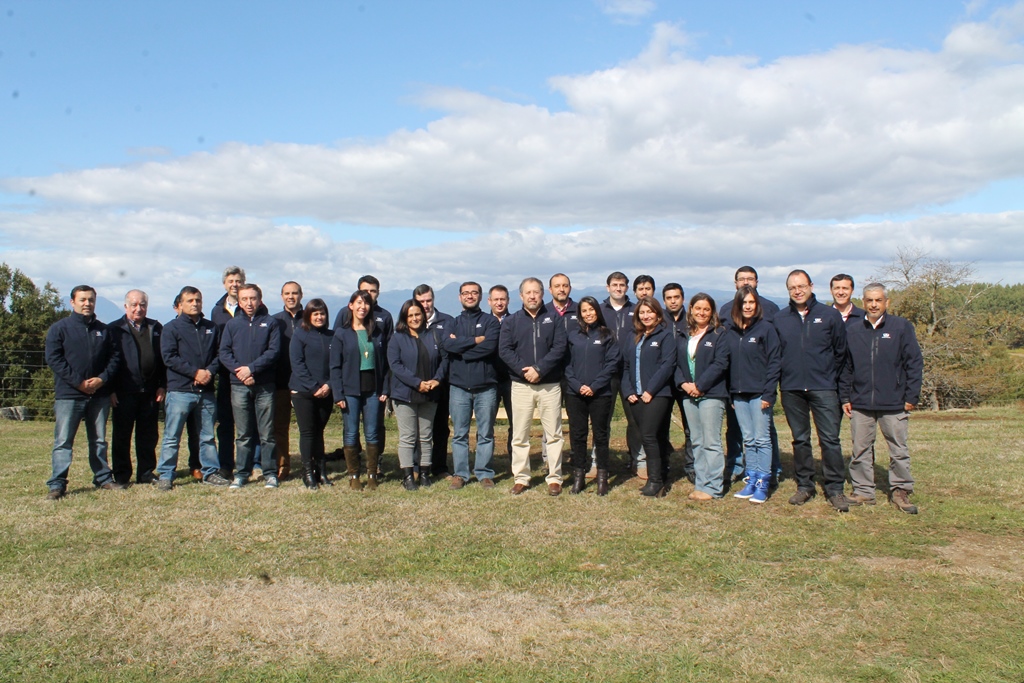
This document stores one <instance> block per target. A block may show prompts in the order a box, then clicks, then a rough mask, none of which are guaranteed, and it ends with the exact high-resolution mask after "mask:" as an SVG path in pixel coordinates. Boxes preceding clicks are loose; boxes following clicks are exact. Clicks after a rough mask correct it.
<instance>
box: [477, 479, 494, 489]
mask: <svg viewBox="0 0 1024 683" xmlns="http://www.w3.org/2000/svg"><path fill="white" fill-rule="evenodd" d="M480 486H482V487H483V488H485V489H493V488H494V480H493V479H481V480H480Z"/></svg>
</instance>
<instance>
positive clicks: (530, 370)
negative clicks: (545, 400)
mask: <svg viewBox="0 0 1024 683" xmlns="http://www.w3.org/2000/svg"><path fill="white" fill-rule="evenodd" d="M523 379H525V380H526V381H527V382H529V383H530V384H536V383H537V382H539V381H540V373H539V372H537V369H536V368H535V367H533V366H532V365H531V366H530V367H526V368H523Z"/></svg>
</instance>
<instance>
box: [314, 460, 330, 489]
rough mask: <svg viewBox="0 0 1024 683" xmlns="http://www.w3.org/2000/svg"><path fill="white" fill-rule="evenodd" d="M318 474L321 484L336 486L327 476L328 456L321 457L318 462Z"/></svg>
mask: <svg viewBox="0 0 1024 683" xmlns="http://www.w3.org/2000/svg"><path fill="white" fill-rule="evenodd" d="M316 476H317V481H319V482H320V485H321V486H334V484H332V483H331V480H330V479H328V478H327V458H321V459H320V461H319V462H318V463H317V468H316Z"/></svg>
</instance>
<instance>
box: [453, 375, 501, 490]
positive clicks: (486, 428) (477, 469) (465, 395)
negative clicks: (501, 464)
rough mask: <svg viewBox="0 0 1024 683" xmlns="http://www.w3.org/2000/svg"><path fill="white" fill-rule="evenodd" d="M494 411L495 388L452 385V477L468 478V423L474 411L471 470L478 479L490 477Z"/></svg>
mask: <svg viewBox="0 0 1024 683" xmlns="http://www.w3.org/2000/svg"><path fill="white" fill-rule="evenodd" d="M497 412H498V389H497V387H486V388H484V389H474V390H472V391H467V390H466V389H460V388H459V387H456V386H453V387H452V388H451V392H450V394H449V396H448V414H449V415H451V417H452V469H453V470H455V471H454V472H453V474H454V475H455V476H456V477H462V479H463V480H464V481H469V423H470V421H471V420H472V418H473V415H476V460H475V462H474V463H473V474H475V475H476V478H477V480H478V481H481V480H483V479H494V470H493V469H491V458H492V457H493V456H494V416H495V415H496V414H497Z"/></svg>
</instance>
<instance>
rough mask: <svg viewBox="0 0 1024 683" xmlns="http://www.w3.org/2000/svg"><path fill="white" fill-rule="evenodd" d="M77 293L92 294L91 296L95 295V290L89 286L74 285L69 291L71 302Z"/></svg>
mask: <svg viewBox="0 0 1024 683" xmlns="http://www.w3.org/2000/svg"><path fill="white" fill-rule="evenodd" d="M79 292H92V293H93V295H95V294H96V290H95V289H93V288H92V287H90V286H89V285H75V287H74V288H73V289H72V290H71V300H72V301H74V299H75V296H76V295H77V294H78V293H79Z"/></svg>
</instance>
